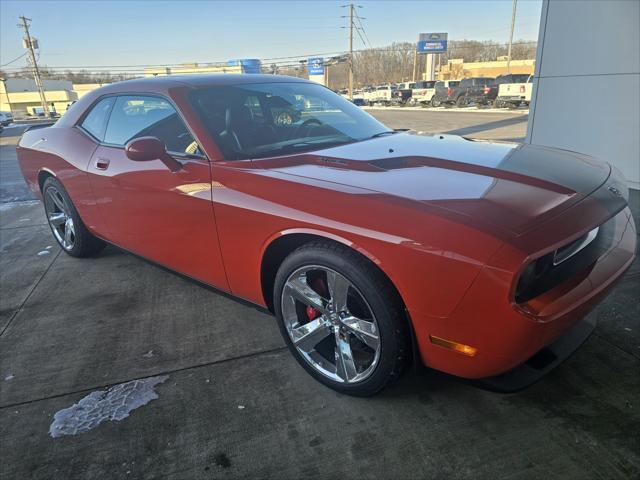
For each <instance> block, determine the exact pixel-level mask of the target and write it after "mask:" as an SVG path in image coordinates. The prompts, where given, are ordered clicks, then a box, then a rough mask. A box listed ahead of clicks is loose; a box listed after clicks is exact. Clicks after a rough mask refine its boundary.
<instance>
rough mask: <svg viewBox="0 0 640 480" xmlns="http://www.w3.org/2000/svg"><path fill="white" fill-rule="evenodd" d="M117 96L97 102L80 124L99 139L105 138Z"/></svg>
mask: <svg viewBox="0 0 640 480" xmlns="http://www.w3.org/2000/svg"><path fill="white" fill-rule="evenodd" d="M114 102H115V97H107V98H103V99H102V100H100V101H99V102H98V103H96V104H95V105H94V106H93V107H92V108H91V110H89V113H87V115H86V116H85V117H84V120H82V123H81V124H80V126H81V127H82V129H83V130H85V131H86V132H88V133H89V134H91V136H93V137H95V138H96V139H97V140H99V141H103V140H104V132H105V130H106V128H107V120H108V119H109V113H111V109H112V108H113V104H114Z"/></svg>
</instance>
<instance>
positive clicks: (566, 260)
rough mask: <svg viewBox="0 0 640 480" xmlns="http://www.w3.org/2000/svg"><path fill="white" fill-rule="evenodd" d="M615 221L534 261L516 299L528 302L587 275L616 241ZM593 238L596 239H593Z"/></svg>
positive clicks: (611, 220) (519, 285)
mask: <svg viewBox="0 0 640 480" xmlns="http://www.w3.org/2000/svg"><path fill="white" fill-rule="evenodd" d="M614 222H615V220H614V219H613V218H612V219H610V220H608V221H607V222H605V223H603V224H602V225H600V226H599V227H598V228H597V229H594V230H592V231H591V232H588V233H587V234H585V235H583V236H582V237H580V238H578V239H577V240H574V241H573V242H571V243H569V244H567V245H564V246H562V247H560V248H558V249H557V250H555V251H553V252H550V253H548V254H547V255H544V256H543V257H540V258H538V259H536V260H534V261H533V262H531V263H530V264H529V265H527V267H526V268H525V269H524V271H523V272H522V274H521V275H520V279H519V280H518V285H517V288H516V295H515V299H516V302H517V303H525V302H528V301H529V300H531V299H533V298H535V297H537V296H539V295H542V294H543V293H545V292H548V291H549V290H551V289H553V288H555V287H557V286H558V285H560V284H561V283H563V282H565V281H567V280H569V279H571V278H574V277H576V276H578V275H587V274H588V273H589V271H590V269H591V268H593V266H594V265H595V263H596V261H597V260H598V258H600V257H601V256H603V255H604V254H605V253H606V252H607V251H608V250H609V249H610V248H611V246H612V244H613V241H614V230H615V225H614ZM591 237H593V238H591Z"/></svg>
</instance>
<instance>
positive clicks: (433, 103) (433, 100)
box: [431, 95, 442, 108]
mask: <svg viewBox="0 0 640 480" xmlns="http://www.w3.org/2000/svg"><path fill="white" fill-rule="evenodd" d="M440 105H442V102H441V101H440V100H438V97H436V96H435V95H434V96H433V97H431V106H432V107H434V108H437V107H439V106H440Z"/></svg>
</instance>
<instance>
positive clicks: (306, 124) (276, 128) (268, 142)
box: [190, 82, 390, 160]
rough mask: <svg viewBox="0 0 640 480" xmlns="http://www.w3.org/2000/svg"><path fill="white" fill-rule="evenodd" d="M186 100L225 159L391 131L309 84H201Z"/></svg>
mask: <svg viewBox="0 0 640 480" xmlns="http://www.w3.org/2000/svg"><path fill="white" fill-rule="evenodd" d="M190 99H191V102H192V103H193V104H194V106H195V108H196V110H197V111H198V113H199V114H200V116H201V117H202V120H203V123H204V124H205V126H206V127H207V129H208V130H209V132H210V133H211V135H212V137H213V138H214V139H215V141H216V143H217V144H218V146H219V147H220V149H221V150H222V152H223V153H224V156H225V158H226V159H228V160H238V159H245V158H261V157H269V156H278V155H286V154H290V153H294V152H303V151H305V150H306V151H312V150H318V149H321V148H327V147H331V146H335V145H340V144H345V143H352V142H356V141H360V140H366V139H368V138H371V136H372V135H375V134H379V133H383V132H390V130H389V129H388V128H386V127H385V126H384V125H382V124H381V123H379V122H378V121H377V120H375V119H374V118H373V117H371V116H370V115H369V114H367V113H365V112H363V111H362V110H361V109H360V108H358V107H356V106H355V105H353V104H352V103H351V102H349V101H348V100H345V99H344V98H343V97H341V96H339V95H336V94H335V93H333V92H332V91H330V90H328V89H327V88H325V87H322V86H320V85H317V84H312V83H297V82H292V83H284V82H277V83H262V84H240V85H229V86H220V87H211V88H203V89H199V90H195V91H193V92H192V93H191V94H190ZM257 111H260V112H262V113H263V115H257V114H256V112H257Z"/></svg>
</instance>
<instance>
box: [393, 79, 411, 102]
mask: <svg viewBox="0 0 640 480" xmlns="http://www.w3.org/2000/svg"><path fill="white" fill-rule="evenodd" d="M415 85H416V84H415V82H404V83H399V84H398V85H397V87H396V89H395V90H394V92H393V94H392V97H393V98H392V100H393V102H394V103H399V104H401V105H404V104H406V103H407V102H410V99H411V95H412V91H413V89H414V88H415Z"/></svg>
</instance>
